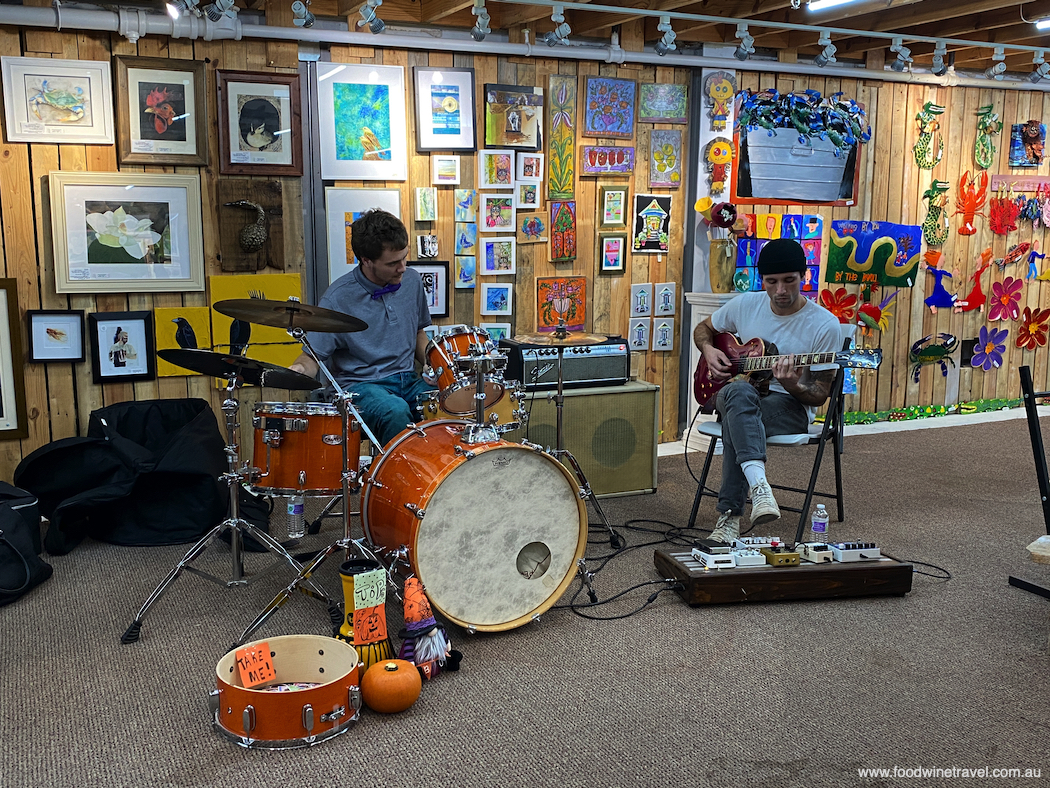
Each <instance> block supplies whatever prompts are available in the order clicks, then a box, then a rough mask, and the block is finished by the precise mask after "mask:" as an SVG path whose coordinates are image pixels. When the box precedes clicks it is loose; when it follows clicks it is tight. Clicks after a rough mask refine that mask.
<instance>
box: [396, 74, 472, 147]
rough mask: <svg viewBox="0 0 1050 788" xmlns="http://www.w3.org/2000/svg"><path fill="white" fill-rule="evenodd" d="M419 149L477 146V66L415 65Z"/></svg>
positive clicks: (417, 143) (417, 142) (417, 140)
mask: <svg viewBox="0 0 1050 788" xmlns="http://www.w3.org/2000/svg"><path fill="white" fill-rule="evenodd" d="M412 72H413V75H414V77H415V85H416V90H415V95H416V149H417V150H419V151H432V150H466V151H473V150H475V149H476V148H477V138H476V134H475V131H474V115H475V113H474V69H472V68H429V67H426V66H415V67H414V68H413V69H412Z"/></svg>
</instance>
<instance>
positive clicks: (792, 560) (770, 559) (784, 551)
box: [759, 547, 801, 566]
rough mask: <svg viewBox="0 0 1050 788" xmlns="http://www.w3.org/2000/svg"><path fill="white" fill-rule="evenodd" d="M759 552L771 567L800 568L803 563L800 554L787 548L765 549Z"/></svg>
mask: <svg viewBox="0 0 1050 788" xmlns="http://www.w3.org/2000/svg"><path fill="white" fill-rule="evenodd" d="M759 552H760V553H762V555H764V556H765V557H766V563H767V564H769V565H770V566H798V565H799V563H801V559H800V558H799V554H798V553H796V552H795V551H793V550H789V549H788V548H786V547H763V548H761V549H760V550H759Z"/></svg>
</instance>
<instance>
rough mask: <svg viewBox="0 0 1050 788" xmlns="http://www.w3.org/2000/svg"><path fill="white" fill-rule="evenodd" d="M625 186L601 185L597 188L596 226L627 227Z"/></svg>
mask: <svg viewBox="0 0 1050 788" xmlns="http://www.w3.org/2000/svg"><path fill="white" fill-rule="evenodd" d="M627 194H628V190H627V187H626V186H602V187H601V188H600V189H599V190H598V226H599V227H602V228H619V227H623V228H625V229H626V227H627V205H628V203H627Z"/></svg>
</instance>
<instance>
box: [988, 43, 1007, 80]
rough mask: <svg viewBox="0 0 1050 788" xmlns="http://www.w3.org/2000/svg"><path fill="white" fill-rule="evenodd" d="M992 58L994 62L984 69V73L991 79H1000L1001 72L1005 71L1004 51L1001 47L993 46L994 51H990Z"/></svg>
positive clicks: (1001, 76)
mask: <svg viewBox="0 0 1050 788" xmlns="http://www.w3.org/2000/svg"><path fill="white" fill-rule="evenodd" d="M992 60H994V61H995V62H994V63H993V64H992V65H991V66H989V67H988V68H986V69H985V70H984V75H985V76H986V77H990V78H991V79H995V80H1001V79H1002V78H1003V74H1005V73H1006V51H1005V50H1004V49H1003V47H996V48H995V52H993V53H992Z"/></svg>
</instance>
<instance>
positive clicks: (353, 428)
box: [350, 419, 361, 432]
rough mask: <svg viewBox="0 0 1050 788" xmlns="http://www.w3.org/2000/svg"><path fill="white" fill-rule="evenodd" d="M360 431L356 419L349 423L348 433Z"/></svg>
mask: <svg viewBox="0 0 1050 788" xmlns="http://www.w3.org/2000/svg"><path fill="white" fill-rule="evenodd" d="M360 431H361V425H360V424H358V422H357V420H356V419H355V420H354V421H352V422H350V432H360Z"/></svg>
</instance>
